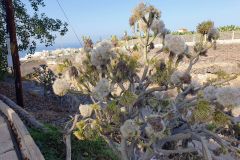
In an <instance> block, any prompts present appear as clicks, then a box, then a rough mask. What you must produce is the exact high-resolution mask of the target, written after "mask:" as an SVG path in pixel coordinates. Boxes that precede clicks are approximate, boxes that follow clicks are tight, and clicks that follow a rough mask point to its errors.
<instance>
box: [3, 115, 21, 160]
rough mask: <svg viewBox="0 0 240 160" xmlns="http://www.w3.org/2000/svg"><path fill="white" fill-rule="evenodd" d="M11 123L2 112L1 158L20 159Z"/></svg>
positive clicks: (7, 159)
mask: <svg viewBox="0 0 240 160" xmlns="http://www.w3.org/2000/svg"><path fill="white" fill-rule="evenodd" d="M10 132H11V130H9V124H8V123H7V121H6V119H5V118H4V117H3V116H2V115H1V114H0V160H19V159H20V158H18V156H17V151H16V149H17V146H16V145H14V144H15V143H14V140H13V139H12V136H11V134H10Z"/></svg>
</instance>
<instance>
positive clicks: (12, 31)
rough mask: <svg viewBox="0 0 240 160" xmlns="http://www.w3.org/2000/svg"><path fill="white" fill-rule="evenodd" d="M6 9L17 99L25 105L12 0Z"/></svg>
mask: <svg viewBox="0 0 240 160" xmlns="http://www.w3.org/2000/svg"><path fill="white" fill-rule="evenodd" d="M5 10H6V22H7V30H8V32H9V35H10V46H11V53H12V61H13V72H14V78H15V89H16V99H17V104H18V105H19V106H22V107H23V91H22V80H21V70H20V61H19V54H18V44H17V35H16V25H15V21H14V19H15V18H14V9H13V2H12V0H5Z"/></svg>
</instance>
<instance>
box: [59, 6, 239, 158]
mask: <svg viewBox="0 0 240 160" xmlns="http://www.w3.org/2000/svg"><path fill="white" fill-rule="evenodd" d="M160 18H161V14H160V12H159V11H158V10H157V9H156V8H155V7H153V6H148V5H146V4H144V3H140V4H139V5H138V6H137V7H136V8H135V9H134V10H133V14H132V16H131V17H130V20H129V23H130V25H131V26H132V28H133V30H134V34H136V36H138V40H139V42H138V43H137V44H136V46H135V47H133V48H132V47H131V46H128V42H127V41H126V42H122V44H123V46H118V47H113V45H112V44H111V42H110V41H103V42H99V43H97V44H96V45H95V46H93V47H92V49H89V50H87V51H86V52H85V54H84V55H81V57H82V56H84V57H85V58H83V59H84V60H82V62H78V63H77V64H78V65H79V64H82V65H81V66H80V67H78V71H79V74H78V77H74V78H75V79H76V81H77V82H78V84H77V87H76V88H75V92H76V91H81V92H84V93H87V94H89V95H90V96H91V97H92V100H93V104H89V105H80V106H79V110H80V115H81V119H79V122H78V123H77V124H76V130H75V131H74V135H75V136H76V137H77V138H79V139H88V138H90V139H91V138H94V137H96V136H100V137H102V138H103V139H104V140H106V142H108V144H109V146H110V147H111V148H112V149H113V150H114V151H115V153H116V155H118V156H119V157H120V158H121V159H124V160H128V159H154V158H155V159H167V158H169V157H168V156H170V155H171V156H176V155H177V156H179V155H180V156H181V157H183V159H190V158H191V157H192V158H193V156H195V157H194V158H205V159H212V158H213V157H217V156H221V155H222V154H223V151H226V150H227V151H228V152H229V154H230V156H232V157H234V158H236V157H235V156H237V151H238V148H237V145H235V144H234V143H230V141H229V140H228V139H222V138H221V137H220V136H219V135H218V134H216V132H217V131H219V130H220V131H221V130H226V131H229V129H230V128H232V126H234V125H236V123H237V122H236V121H233V119H232V118H233V115H231V114H229V113H228V111H229V110H231V107H233V108H234V107H239V100H237V99H238V96H239V90H238V91H237V90H234V89H231V88H229V89H225V88H219V86H222V85H224V84H225V83H226V82H228V81H230V80H232V79H234V78H236V75H229V76H226V77H224V78H222V77H220V78H218V79H215V80H211V81H209V82H208V83H206V84H203V85H200V84H196V82H194V81H192V79H191V69H192V67H193V66H194V65H195V64H196V63H197V62H198V60H199V59H200V58H201V56H205V55H206V54H207V51H208V49H210V48H211V47H212V46H213V44H212V41H206V42H204V41H201V42H197V43H196V46H195V48H194V52H193V53H192V52H190V51H189V50H188V46H187V45H186V44H185V42H184V41H183V39H181V38H179V37H176V36H172V35H167V34H166V32H165V31H166V30H167V29H166V28H165V25H164V23H163V21H162V20H160ZM214 33H216V32H213V31H211V33H209V35H211V37H213V38H215V37H216V36H214V35H212V34H214ZM156 38H159V39H162V47H161V48H156V49H154V43H155V41H154V40H155V39H156ZM153 49H154V50H153ZM203 53H204V54H203ZM163 57H164V59H163ZM183 59H188V61H189V64H188V65H187V66H186V67H185V69H181V70H180V69H179V68H178V66H179V65H181V63H180V62H181V61H182V60H183ZM183 68H184V67H183ZM59 81H60V80H57V81H55V82H56V83H59ZM61 83H62V84H64V83H65V82H63V81H61ZM62 86H66V85H65V84H64V85H62ZM62 86H61V87H62ZM57 91H58V90H57ZM65 91H66V90H65V88H64V89H62V88H61V90H60V91H58V92H59V93H65ZM224 95H227V96H226V97H225V96H224ZM226 105H227V106H226ZM224 108H227V109H228V111H227V110H226V111H225V110H224ZM209 114H211V115H212V116H211V117H207V118H209V119H210V121H206V119H204V118H205V117H206V115H209ZM238 116H239V115H238ZM219 117H220V118H219ZM222 119H224V120H226V121H224V122H222V121H221V120H222ZM209 126H214V129H213V130H210V129H209ZM221 134H224V133H221ZM225 136H226V135H225ZM230 136H231V141H236V138H235V137H234V135H230ZM211 141H214V142H213V144H215V145H214V147H215V148H214V149H212V148H211V149H209V144H210V143H211ZM216 153H219V154H218V155H217V154H216Z"/></svg>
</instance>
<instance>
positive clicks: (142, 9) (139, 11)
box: [132, 3, 147, 19]
mask: <svg viewBox="0 0 240 160" xmlns="http://www.w3.org/2000/svg"><path fill="white" fill-rule="evenodd" d="M146 8H147V6H146V5H145V4H144V3H139V4H138V5H137V6H136V7H135V8H134V9H133V13H132V14H133V16H134V17H136V19H141V18H142V17H144V16H145V14H146Z"/></svg>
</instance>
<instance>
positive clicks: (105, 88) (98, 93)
mask: <svg viewBox="0 0 240 160" xmlns="http://www.w3.org/2000/svg"><path fill="white" fill-rule="evenodd" d="M110 92H111V87H110V83H109V81H108V80H107V79H105V78H103V79H101V80H100V81H99V82H98V83H97V85H96V87H95V88H94V91H93V96H94V98H96V99H97V100H99V101H102V100H103V99H104V98H105V97H106V96H108V94H109V93H110Z"/></svg>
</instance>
